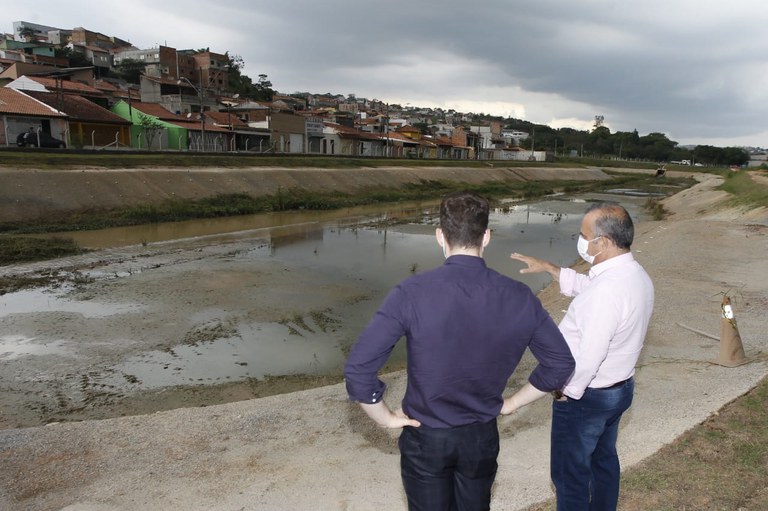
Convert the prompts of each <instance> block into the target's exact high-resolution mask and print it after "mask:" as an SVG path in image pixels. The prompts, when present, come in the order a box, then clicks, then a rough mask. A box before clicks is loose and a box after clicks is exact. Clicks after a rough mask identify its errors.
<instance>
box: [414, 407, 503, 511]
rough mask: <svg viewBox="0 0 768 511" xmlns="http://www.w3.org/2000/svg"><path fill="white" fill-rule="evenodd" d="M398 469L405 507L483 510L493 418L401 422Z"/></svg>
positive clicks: (495, 437)
mask: <svg viewBox="0 0 768 511" xmlns="http://www.w3.org/2000/svg"><path fill="white" fill-rule="evenodd" d="M399 444H400V471H401V475H402V477H403V486H404V487H405V494H406V496H407V497H408V509H409V510H410V511H485V510H487V509H490V506H491V487H492V486H493V481H494V479H495V478H496V469H497V467H498V464H497V463H496V457H497V456H498V454H499V430H498V428H497V427H496V420H495V419H494V420H492V421H491V422H488V423H486V424H472V425H469V426H461V427H456V428H446V429H438V428H428V427H426V426H421V427H419V428H412V427H406V428H403V432H402V433H401V434H400V440H399Z"/></svg>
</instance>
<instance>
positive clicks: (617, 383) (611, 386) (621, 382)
mask: <svg viewBox="0 0 768 511" xmlns="http://www.w3.org/2000/svg"><path fill="white" fill-rule="evenodd" d="M630 378H631V377H630ZM630 378H627V379H626V380H621V381H619V382H616V383H614V384H613V385H609V386H607V387H600V388H599V389H592V390H608V389H615V388H616V387H621V386H622V385H624V384H625V383H627V382H628V381H629V380H630Z"/></svg>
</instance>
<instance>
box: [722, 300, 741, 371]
mask: <svg viewBox="0 0 768 511" xmlns="http://www.w3.org/2000/svg"><path fill="white" fill-rule="evenodd" d="M721 308H722V310H723V314H722V318H721V319H720V354H719V355H718V357H717V360H716V361H715V363H716V364H719V365H721V366H725V367H736V366H740V365H742V364H745V363H747V357H746V355H745V354H744V346H743V345H742V344H741V336H740V335H739V329H738V327H737V326H736V318H735V317H734V315H733V308H732V307H731V299H730V298H729V297H728V295H725V296H723V303H722V305H721Z"/></svg>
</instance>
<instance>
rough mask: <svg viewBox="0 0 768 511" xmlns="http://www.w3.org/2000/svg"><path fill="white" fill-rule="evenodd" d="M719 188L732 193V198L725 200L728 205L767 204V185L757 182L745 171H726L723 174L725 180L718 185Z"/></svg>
mask: <svg viewBox="0 0 768 511" xmlns="http://www.w3.org/2000/svg"><path fill="white" fill-rule="evenodd" d="M720 190H724V191H726V192H728V193H730V194H731V195H732V198H731V199H730V200H728V201H727V202H726V205H728V206H736V207H739V208H745V209H751V208H756V207H760V206H768V185H764V184H762V183H758V182H757V181H755V180H754V179H752V176H751V175H750V174H749V173H747V172H743V171H738V172H733V171H730V172H728V173H727V174H726V175H725V182H724V183H723V184H722V185H720Z"/></svg>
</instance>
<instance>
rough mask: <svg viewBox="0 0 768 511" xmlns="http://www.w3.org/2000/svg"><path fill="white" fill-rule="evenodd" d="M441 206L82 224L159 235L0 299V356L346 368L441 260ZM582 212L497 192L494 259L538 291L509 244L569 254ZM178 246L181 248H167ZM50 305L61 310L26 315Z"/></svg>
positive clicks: (246, 369) (124, 371)
mask: <svg viewBox="0 0 768 511" xmlns="http://www.w3.org/2000/svg"><path fill="white" fill-rule="evenodd" d="M620 200H621V202H622V204H624V205H625V206H626V207H627V209H629V210H630V213H631V214H632V215H633V218H635V219H640V218H642V215H643V213H642V203H643V202H644V201H645V199H642V198H639V197H637V198H633V197H622V198H621V199H620ZM436 208H437V203H436V202H432V203H424V204H422V203H419V204H409V205H398V206H396V207H394V208H393V207H391V206H388V207H386V208H379V209H378V210H376V209H374V208H367V209H365V210H364V211H361V210H360V209H355V210H348V211H346V213H347V214H346V215H344V214H342V213H341V212H334V213H333V214H332V215H328V214H324V213H322V212H321V213H317V212H303V213H296V214H283V215H264V216H255V217H252V218H251V219H250V222H249V220H248V219H247V218H237V219H225V220H222V221H219V219H214V220H201V221H194V222H184V226H183V229H179V226H175V227H169V226H164V227H161V226H149V227H147V226H139V227H136V228H132V229H131V231H130V235H127V234H126V233H125V232H124V231H123V230H117V232H112V231H115V230H112V229H110V230H108V231H103V232H92V233H77V236H88V239H92V240H102V243H103V244H104V245H106V246H110V247H115V245H112V243H115V242H116V241H118V240H124V241H125V242H127V243H132V242H135V239H145V240H149V239H151V240H152V242H151V243H149V246H148V248H147V252H146V253H143V249H142V248H141V247H142V245H141V244H139V245H133V246H134V247H137V246H138V247H139V248H140V249H141V251H142V253H141V254H140V255H138V256H137V255H136V251H135V250H134V252H131V250H128V249H121V248H119V246H118V248H111V249H109V250H114V251H117V252H120V251H121V250H123V252H124V254H125V257H124V258H118V259H119V260H120V262H119V263H103V264H101V263H100V264H96V265H94V266H95V267H94V268H92V269H90V270H88V272H87V274H88V275H89V276H90V277H92V278H93V279H95V280H94V282H93V283H86V284H84V285H83V289H82V290H79V291H78V292H76V293H68V291H71V289H60V290H58V291H56V292H52V291H49V290H41V289H38V290H25V291H19V292H16V293H9V294H6V295H3V296H0V321H2V325H0V326H1V327H2V328H3V331H4V332H5V333H9V334H11V335H6V336H4V337H1V338H0V360H2V361H4V362H5V361H17V360H20V359H23V358H24V357H27V358H28V357H41V356H43V355H57V354H58V355H62V354H67V345H66V344H65V342H64V341H62V339H66V340H67V341H66V342H68V343H72V342H77V343H78V344H77V348H78V350H80V349H82V350H84V351H83V352H86V353H90V352H89V351H87V350H90V349H92V348H91V347H92V346H93V347H98V353H97V352H96V351H93V353H94V357H95V358H94V360H87V361H84V362H82V363H80V362H77V361H75V362H77V363H76V364H75V363H73V364H72V367H71V368H68V369H67V371H68V373H67V375H68V376H67V377H69V375H77V374H87V378H88V379H93V380H94V381H96V380H98V381H99V382H101V383H100V384H102V383H103V384H104V385H105V386H106V387H105V388H109V389H112V390H110V392H113V391H114V392H116V393H117V392H138V391H144V390H157V389H162V388H164V387H174V386H187V385H188V386H198V385H215V384H218V383H231V382H239V381H243V380H249V379H262V378H264V377H266V376H286V375H295V374H305V375H337V374H339V373H340V371H341V368H342V367H343V364H344V361H345V359H346V354H347V353H348V350H349V347H350V346H351V345H352V343H353V342H354V341H355V340H356V338H357V336H358V335H359V334H360V332H361V331H362V330H363V328H364V326H365V325H366V324H367V323H368V321H369V320H370V318H371V316H372V315H373V313H374V312H375V310H376V308H377V307H378V305H379V304H380V303H381V301H382V300H383V298H384V296H385V295H386V293H388V292H389V290H390V289H391V288H392V287H393V286H394V285H395V284H397V283H398V282H400V281H401V280H403V279H404V278H406V277H408V276H409V275H412V274H414V273H418V272H423V271H426V270H429V269H431V268H434V267H436V266H438V265H440V264H441V263H442V261H443V257H442V252H441V249H440V248H439V247H438V245H437V243H436V241H435V236H434V230H435V226H436V225H437V211H436ZM584 210H585V204H584V200H583V198H581V199H577V200H568V199H565V198H560V197H558V198H551V199H548V200H542V201H540V202H537V203H531V204H525V203H519V202H513V201H510V202H506V203H502V205H501V207H499V208H497V209H495V210H493V211H492V213H491V218H490V228H491V231H492V239H491V243H490V245H489V246H488V248H487V249H486V251H485V259H486V262H487V264H488V266H489V267H491V268H493V269H495V270H497V271H499V272H500V273H503V274H506V275H508V276H510V277H512V278H515V279H517V280H520V281H522V282H524V283H525V284H527V285H528V286H530V287H531V288H532V289H533V290H534V291H539V290H541V289H542V288H543V287H544V286H545V285H546V284H548V283H549V282H550V277H549V276H548V275H546V274H533V275H532V274H520V273H519V270H520V269H521V268H522V267H523V265H522V263H520V262H517V261H512V260H510V259H509V254H510V253H511V252H521V253H525V254H528V255H532V256H535V257H541V258H545V259H548V260H550V261H553V262H554V263H556V264H559V265H561V266H569V265H571V264H573V262H575V261H576V260H577V258H578V255H577V253H576V237H577V234H576V233H578V231H579V226H580V223H581V218H582V216H583V213H584ZM276 222H278V223H277V224H275V223H276ZM279 222H283V223H279ZM166 227H167V230H163V229H165V228H166ZM142 229H145V230H144V231H142ZM228 229H235V230H228ZM160 231H163V233H161V232H160ZM150 233H151V236H150ZM169 233H171V234H172V236H171V237H167V236H169ZM178 235H181V236H182V238H174V237H173V236H178ZM104 240H106V241H104ZM80 241H81V240H78V242H80ZM171 245H173V247H174V248H173V250H174V251H176V250H177V251H178V252H172V251H168V250H165V247H168V246H171ZM158 246H161V247H163V249H162V250H161V249H157V247H158ZM131 253H132V254H133V255H130V256H129V254H131ZM169 253H173V254H174V255H173V257H169V256H168V254H169ZM175 254H180V255H178V258H179V259H178V260H176V259H174V257H177V256H176V255H175ZM96 257H102V256H101V255H98V254H97V256H96ZM169 261H170V262H169ZM132 265H133V266H134V268H131V266H132ZM137 265H138V267H136V266H137ZM84 271H85V270H84ZM105 283H108V284H109V285H105ZM89 286H92V287H89ZM78 298H80V299H78ZM46 312H56V313H65V315H63V316H62V317H61V318H59V317H57V316H56V315H55V314H51V315H47V314H46V315H44V316H41V317H40V318H33V319H34V321H31V320H27V321H26V322H25V321H22V319H23V317H28V315H31V314H35V313H38V314H39V313H46ZM71 315H77V317H76V318H75V319H76V321H72V320H71V318H70V316H71ZM30 317H31V316H30ZM118 345H122V347H123V348H125V349H124V350H121V349H118ZM70 346H71V344H70ZM158 346H166V347H167V348H165V349H158ZM94 349H95V348H94ZM78 353H80V351H78ZM404 353H405V349H404V343H402V342H401V343H399V344H398V346H397V348H396V349H395V351H394V352H393V355H392V358H391V361H393V362H398V361H402V360H404V357H405V355H404ZM99 357H101V358H99ZM9 368H10V369H12V370H13V368H12V366H9ZM22 369H23V368H22ZM22 369H19V370H22ZM31 377H32V376H30V378H31ZM72 378H75V379H76V378H77V377H75V376H73V377H72ZM75 381H77V380H75Z"/></svg>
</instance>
